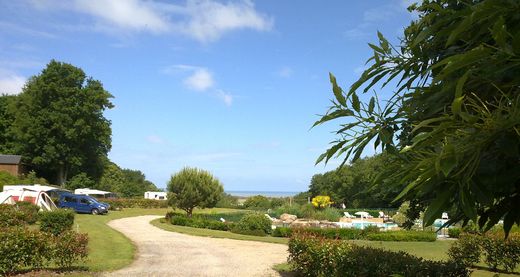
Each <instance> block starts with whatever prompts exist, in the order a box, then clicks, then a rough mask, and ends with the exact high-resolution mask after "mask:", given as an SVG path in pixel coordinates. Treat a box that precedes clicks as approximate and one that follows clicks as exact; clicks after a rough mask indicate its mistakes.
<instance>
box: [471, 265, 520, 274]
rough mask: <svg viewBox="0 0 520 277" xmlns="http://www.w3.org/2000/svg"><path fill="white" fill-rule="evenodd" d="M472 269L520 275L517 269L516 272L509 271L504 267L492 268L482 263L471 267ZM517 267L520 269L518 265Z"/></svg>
mask: <svg viewBox="0 0 520 277" xmlns="http://www.w3.org/2000/svg"><path fill="white" fill-rule="evenodd" d="M470 269H478V270H482V271H487V272H490V273H496V274H509V275H516V276H520V272H517V271H515V272H508V271H505V270H503V269H496V270H492V269H490V268H489V267H487V266H480V265H475V266H473V267H471V268H470ZM517 269H518V267H517Z"/></svg>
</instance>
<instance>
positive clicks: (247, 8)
mask: <svg viewBox="0 0 520 277" xmlns="http://www.w3.org/2000/svg"><path fill="white" fill-rule="evenodd" d="M29 3H30V5H29V6H28V8H36V9H39V10H40V11H46V12H49V13H52V12H61V11H64V10H65V11H72V12H76V13H81V14H86V15H88V16H90V17H91V18H92V20H93V21H94V24H93V26H92V24H90V29H91V30H95V31H103V32H107V33H111V34H118V35H119V34H120V33H121V32H123V33H124V32H151V33H155V34H161V33H169V34H182V35H185V36H187V37H190V38H193V39H195V40H198V41H200V42H204V43H206V42H211V41H215V40H218V39H219V38H221V37H222V36H223V35H225V34H227V33H229V32H232V31H236V30H244V29H249V30H255V31H269V30H271V29H272V27H273V22H274V21H273V19H272V18H271V17H268V16H266V15H264V14H261V13H260V12H258V11H257V10H256V9H255V6H254V4H253V3H252V2H251V1H249V0H241V1H234V2H227V3H221V2H218V1H215V0H186V2H185V3H184V4H171V3H170V2H160V1H156V0H155V1H153V0H147V1H146V0H74V1H60V0H38V1H36V0H33V1H30V2H29ZM61 27H64V26H61ZM67 27H68V28H70V27H71V26H67ZM76 27H78V26H76ZM80 29H83V27H81V28H80Z"/></svg>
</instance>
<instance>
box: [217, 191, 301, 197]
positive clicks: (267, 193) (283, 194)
mask: <svg viewBox="0 0 520 277" xmlns="http://www.w3.org/2000/svg"><path fill="white" fill-rule="evenodd" d="M225 193H228V194H231V195H233V196H238V197H249V196H254V195H262V196H265V197H291V196H295V195H296V194H298V193H300V192H299V191H239V190H227V191H225Z"/></svg>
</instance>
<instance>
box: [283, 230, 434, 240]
mask: <svg viewBox="0 0 520 277" xmlns="http://www.w3.org/2000/svg"><path fill="white" fill-rule="evenodd" d="M293 229H296V228H289V227H278V228H276V229H275V230H274V231H273V236H274V237H290V236H291V235H292V233H293ZM297 230H300V232H305V233H308V234H312V235H314V236H320V237H324V238H328V239H341V240H373V241H435V240H436V239H437V236H436V234H435V233H434V232H426V231H403V230H399V231H384V232H380V231H379V230H378V229H377V228H366V229H363V230H361V229H354V228H323V229H321V228H303V229H302V228H299V229H297Z"/></svg>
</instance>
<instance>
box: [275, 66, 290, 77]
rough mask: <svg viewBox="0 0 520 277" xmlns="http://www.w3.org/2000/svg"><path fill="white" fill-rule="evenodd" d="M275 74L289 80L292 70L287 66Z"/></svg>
mask: <svg viewBox="0 0 520 277" xmlns="http://www.w3.org/2000/svg"><path fill="white" fill-rule="evenodd" d="M276 74H277V75H278V76H280V77H282V78H290V77H291V76H292V75H293V70H292V68H291V67H289V66H284V67H282V68H280V70H278V72H276Z"/></svg>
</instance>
